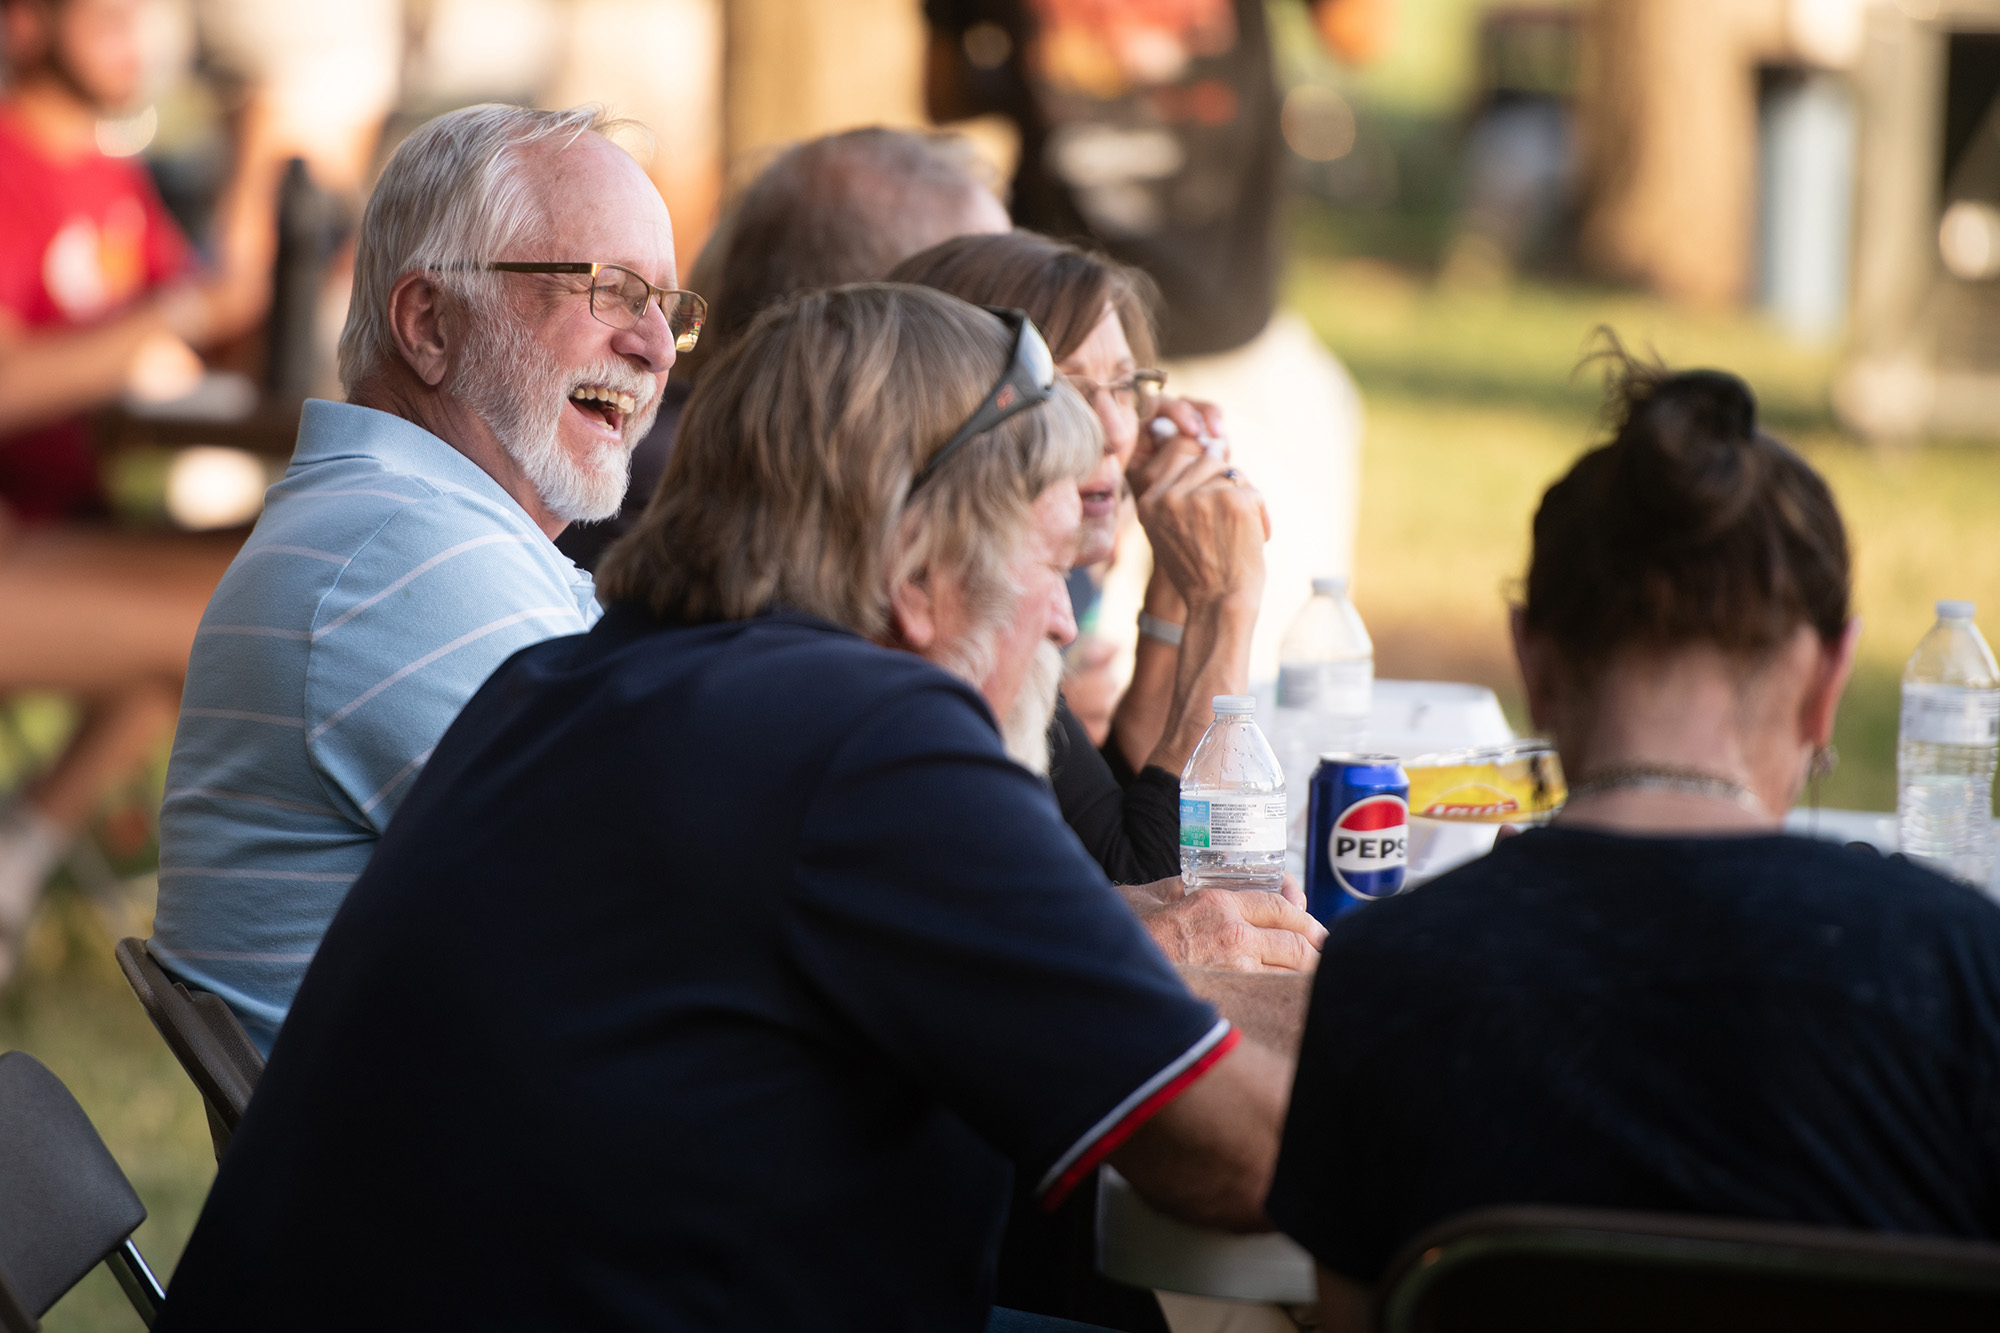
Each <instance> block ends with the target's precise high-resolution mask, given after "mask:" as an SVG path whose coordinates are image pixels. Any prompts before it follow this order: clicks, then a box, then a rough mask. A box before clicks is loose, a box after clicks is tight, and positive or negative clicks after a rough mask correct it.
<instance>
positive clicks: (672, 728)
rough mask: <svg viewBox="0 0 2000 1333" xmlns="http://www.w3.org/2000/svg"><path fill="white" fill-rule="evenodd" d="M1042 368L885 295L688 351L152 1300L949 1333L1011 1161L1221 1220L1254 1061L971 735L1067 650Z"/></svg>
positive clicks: (350, 1316) (1254, 1104) (1254, 1111)
mask: <svg viewBox="0 0 2000 1333" xmlns="http://www.w3.org/2000/svg"><path fill="white" fill-rule="evenodd" d="M1054 380H1055V376H1054V367H1053V365H1052V364H1051V363H1050V361H1049V357H1048V353H1047V349H1046V348H1045V347H1043V346H1042V344H1041V340H1040V337H1039V335H1038V334H1037V333H1036V332H1035V331H1034V328H1033V326H1032V325H1030V324H1028V323H1027V322H1026V321H1025V319H1023V318H1020V317H1019V315H1018V312H1010V313H1009V314H1008V315H1007V317H1005V318H996V317H995V315H993V314H988V313H985V312H982V311H980V310H978V309H977V308H975V307H972V306H968V305H965V304H963V303H961V302H958V301H956V300H954V299H953V298H951V297H948V296H944V295H942V294H941V293H936V292H931V291H924V290H920V289H915V288H905V287H893V286H875V287H847V288H838V289H835V290H833V291H831V292H823V293H813V294H808V295H805V296H802V297H799V298H795V299H794V300H792V301H790V302H787V303H785V304H782V305H780V306H778V307H777V308H775V309H773V310H771V311H769V312H767V313H766V314H765V315H764V316H762V317H760V319H759V320H758V321H757V323H756V324H755V325H754V326H753V327H752V329H751V330H750V332H749V333H748V334H747V335H746V336H745V337H744V338H743V339H742V340H741V341H740V342H739V343H738V344H737V345H736V346H735V347H734V348H732V349H731V350H730V351H729V352H728V353H726V354H725V355H724V356H723V357H722V358H721V359H720V360H719V361H718V362H717V363H716V364H715V365H714V366H713V367H712V368H711V370H710V372H709V374H708V376H707V377H706V378H705V379H704V381H703V383H702V386H701V388H700V390H698V391H697V393H696V395H695V396H694V398H693V399H692V400H691V401H690V403H689V406H688V412H687V416H686V419H685V422H684V424H683V427H682V432H681V436H680V443H679V446H678V448H677V450H676V452H675V455H674V457H673V460H672V462H671V463H670V465H669V471H668V476H667V479H666V482H665V484H664V485H663V486H662V488H661V490H660V492H659V494H658V495H657V496H656V497H655V499H654V501H653V504H652V506H651V507H650V508H649V509H648V511H647V513H646V515H645V517H644V518H643V519H642V521H641V523H640V525H639V527H638V528H637V529H635V530H634V531H633V532H632V533H631V534H629V535H628V536H627V537H626V538H624V539H623V540H622V541H621V543H620V544H619V545H618V546H617V547H616V548H614V550H613V551H612V553H611V555H610V557H609V559H608V561H607V563H606V564H605V566H604V568H603V570H602V581H601V586H602V587H603V589H604V591H605V593H606V596H607V600H608V601H609V602H610V604H611V606H610V610H609V611H608V613H607V614H606V616H605V618H604V619H603V620H602V621H601V622H600V623H599V624H598V625H597V626H596V628H595V629H593V630H592V631H591V632H590V633H589V634H586V635H579V636H573V637H570V638H565V639H557V640H552V641H549V642H547V643H544V644H540V645H537V646H535V647H531V648H528V649H526V650H523V651H522V652H520V653H517V654H516V655H515V656H514V657H513V658H512V659H511V660H510V661H508V662H507V663H506V664H505V665H504V666H502V667H501V669H500V670H499V671H498V672H497V673H496V674H495V675H494V676H493V678H492V679H491V680H489V681H488V682H487V684H486V685H485V687H484V688H483V689H481V690H480V692H479V693H478V695H476V696H475V697H474V699H473V700H472V702H471V703H470V704H469V705H468V706H467V708H466V709H465V711H464V713H463V714H462V715H461V716H460V718H459V720H458V722H457V723H456V724H455V725H454V726H453V727H452V729H451V731H450V732H449V733H448V734H447V735H446V736H445V738H444V740H443V741H442V742H441V743H440V745H439V747H438V750H437V752H436V754H435V755H434V756H433V757H432V759H431V762H430V763H429V765H428V766H427V767H426V769H425V772H424V774H423V776H422V777H421V778H420V779H419V780H418V782H417V784H416V786H415V787H414V788H413V790H412V791H411V793H410V795H409V797H408V798H407V800H406V801H405V803H404V805H403V808H402V810H401V811H400V812H399V814H398V815H397V818H396V820H395V821H394V823H393V824H392V825H391V826H390V828H389V830H388V833H387V835H386V836H385V837H384V839H383V840H382V843H381V845H380V848H379V849H378V851H377V852H376V855H375V857H374V859H373V861H372V862H371V864H370V866H369V869H368V870H367V872H366V873H364V874H363V876H362V877H361V879H360V881H359V882H358V883H357V884H356V885H355V887H354V889H353V890H352V892H351V893H350V894H349V896H348V899H347V902H346V904H345V905H344V906H343V908H342V909H341V912H340V914H339V916H338V917H337V918H336V919H335V921H334V923H333V925H332V927H331V929H330V930H329V931H328V933H327V936H326V940H325V943H324V945H323V946H322V948H321V949H320V952H319V954H318V956H317V958H316V959H315V960H314V962H313V964H312V967H311V968H310V970H309V971H308V973H307V976H306V978H305V981H304V984H303V986H302V987H301V989H300V991H299V994H298V998H297V1001H296V1003H295V1004H294V1005H293V1007H292V1010H291V1015H290V1018H289V1019H288V1021H287V1022H286V1025H285V1027H284V1029H283V1031H282V1032H281V1033H280V1035H279V1038H278V1041H277V1045H276V1048H275V1051H274V1052H273V1056H272V1060H271V1064H270V1067H269V1069H268V1070H267V1072H266V1073H265V1076H264V1080H263V1082H262V1084H261V1085H260V1086H259V1088H258V1090H257V1095H256V1098H255V1099H254V1101H253V1102H252V1104H251V1108H250V1111H249V1114H248V1115H247V1116H246V1117H245V1119H244V1122H243V1124H242V1126H241V1128H240V1130H239V1132H238V1134H237V1136H236V1138H235V1141H234V1142H233V1143H232V1145H231V1148H230V1151H229V1155H228V1157H227V1158H226V1160H225V1161H224V1163H223V1166H222V1170H221V1173H220V1175H219V1176H218V1178H217V1181H216V1185H215V1188H214V1191H213V1192H212V1194H211V1195H210V1197H209V1202H208V1206H207V1208H206V1209H205V1210H204V1213H203V1216H202V1220H201V1223H200V1225H199V1227H198V1228H197V1230H196V1232H195V1235H194V1237H193V1239H192V1241H191V1242H190V1244H189V1247H188V1250H187V1253H186V1255H185V1256H184V1258H183V1259H182V1261H181V1264H180V1267H179V1269H178V1270H177V1271H176V1273H175V1276H174V1282H173V1286H172V1289H171V1292H170V1294H169V1298H168V1302H167V1308H166V1312H165V1314H164V1316H163V1322H162V1323H161V1324H160V1326H159V1327H160V1328H161V1329H163V1330H166V1331H167V1333H172V1331H173V1330H176V1329H205V1330H228V1329H239V1328H241V1329H249V1328H260V1329H261V1328H268V1327H271V1326H273V1325H274V1324H277V1323H282V1324H283V1325H284V1326H286V1327H288V1328H293V1329H299V1328H305V1329H317V1328H328V1329H333V1328H341V1329H348V1328H353V1327H360V1326H366V1325H378V1326H379V1325H392V1326H407V1327H477V1328H481V1329H493V1328H517V1327H518V1328H530V1327H532V1328H537V1329H540V1328H550V1327H577V1328H583V1327H589V1328H593V1329H605V1328H631V1329H642V1328H643V1329H703V1330H708V1329H742V1330H770V1329H788V1330H794V1329H855V1330H862V1329H865V1330H870V1331H871V1333H874V1331H875V1330H885V1329H912V1330H915V1329H923V1330H940V1329H942V1330H952V1329H956V1330H965V1331H966V1333H974V1331H976V1330H978V1329H980V1328H981V1327H983V1326H984V1324H985V1323H986V1321H987V1318H988V1304H989V1293H990V1289H991V1280H992V1262H993V1250H994V1244H995V1241H996V1238H997V1236H998V1233H999V1229H1000V1225H1001V1223H1002V1220H1003V1214H1004V1211H1005V1206H1006V1200H1007V1194H1008V1189H1009V1182H1010V1176H1011V1173H1013V1172H1019V1173H1021V1174H1022V1176H1023V1177H1024V1178H1025V1179H1027V1180H1030V1181H1032V1182H1034V1183H1035V1186H1036V1192H1037V1193H1038V1194H1039V1196H1040V1198H1041V1199H1042V1200H1043V1201H1044V1202H1046V1203H1050V1204H1052V1203H1053V1202H1055V1201H1057V1200H1059V1199H1060V1198H1061V1197H1062V1195H1063V1194H1064V1192H1065V1191H1067V1190H1068V1189H1069V1188H1071V1186H1072V1185H1073V1184H1074V1183H1075V1182H1076V1181H1078V1180H1079V1179H1081V1178H1082V1177H1083V1176H1084V1175H1085V1174H1087V1173H1088V1172H1089V1171H1090V1170H1091V1169H1092V1168H1093V1167H1094V1166H1095V1165H1096V1164H1097V1163H1098V1162H1100V1161H1103V1160H1105V1159H1106V1158H1107V1157H1108V1158H1109V1159H1110V1160H1112V1161H1114V1162H1115V1163H1116V1164H1117V1165H1118V1166H1119V1168H1120V1170H1122V1171H1124V1172H1125V1173H1126V1174H1127V1175H1128V1176H1129V1177H1130V1178H1131V1179H1132V1180H1133V1182H1134V1183H1135V1184H1136V1185H1137V1187H1138V1188H1139V1189H1140V1190H1141V1191H1142V1192H1144V1193H1145V1194H1147V1195H1148V1196H1149V1197H1150V1198H1151V1199H1152V1200H1153V1201H1154V1202H1155V1203H1156V1204H1157V1205H1158V1206H1160V1207H1162V1208H1163V1209H1166V1210H1167V1211H1169V1212H1171V1213H1174V1214H1176V1215H1178V1216H1181V1217H1184V1218H1187V1219H1190V1220H1194V1221H1199V1222H1204V1223H1208V1224H1211V1225H1218V1226H1225V1227H1234V1228H1239V1229H1255V1228H1260V1227H1263V1226H1267V1225H1268V1223H1267V1222H1265V1220H1264V1217H1263V1211H1262V1203H1261V1200H1262V1197H1263V1193H1264V1190H1265V1188H1266V1185H1267V1183H1268V1179H1269V1174H1270V1169H1271V1164H1272V1161H1273V1159H1274V1157H1275V1154H1276V1147H1277V1137H1278V1129H1279V1123H1280V1119H1281V1116H1282V1108H1283V1098H1284V1090H1285V1084H1286V1081H1287V1077H1288V1071H1287V1068H1286V1062H1285V1061H1284V1060H1283V1059H1282V1058H1280V1057H1279V1056H1277V1055H1275V1054H1273V1053H1272V1052H1271V1051H1269V1050H1267V1049H1266V1048H1264V1047H1262V1046H1260V1045H1258V1044H1256V1043H1255V1042H1254V1041H1242V1042H1239V1041H1238V1039H1237V1037H1238V1034H1237V1033H1236V1031H1235V1030H1234V1029H1233V1028H1232V1027H1231V1026H1230V1024H1229V1023H1228V1022H1227V1021H1226V1020H1223V1019H1219V1018H1218V1017H1217V1015H1216V1013H1215V1012H1214V1010H1212V1009H1211V1008H1210V1007H1209V1006H1208V1005H1207V1004H1206V1003H1204V1002H1203V1001H1201V1000H1198V999H1196V998H1195V997H1194V996H1193V995H1191V994H1190V993H1189V992H1188V990H1187V989H1186V988H1185V987H1184V986H1183V984H1182V983H1181V981H1180V980H1179V978H1178V977H1177V976H1176V975H1175V972H1174V970H1173V969H1172V968H1171V967H1170V966H1169V965H1168V963H1167V961H1166V959H1165V958H1164V956H1163V955H1162V954H1161V953H1160V952H1159V950H1158V949H1157V948H1156V947H1155V946H1154V945H1153V944H1152V942H1151V941H1150V939H1149V938H1148V936H1147V934H1146V932H1145V930H1144V928H1143V927H1142V926H1141V925H1140V924H1139V922H1138V920H1137V919H1136V918H1135V916H1134V915H1133V913H1132V912H1131V911H1129V910H1128V909H1127V908H1126V907H1125V905H1124V904H1123V903H1122V902H1121V900H1120V899H1119V898H1118V896H1117V895H1116V893H1115V892H1114V891H1113V889H1112V888H1111V886H1110V885H1109V884H1108V883H1107V882H1106V880H1105V879H1104V876H1103V875H1102V873H1101V872H1100V871H1099V870H1098V869H1097V867H1096V865H1095V864H1094V863H1093V862H1092V861H1091V860H1090V858H1089V856H1088V855H1087V854H1086V853H1085V852H1084V850H1083V848H1082V847H1081V845H1080V844H1079V843H1078V842H1077V841H1076V839H1075V837H1074V836H1073V835H1072V834H1071V833H1070V832H1069V830H1068V828H1067V827H1066V826H1065V825H1064V823H1063V822H1062V817H1061V814H1060V813H1059V811H1058V810H1057V808H1056V806H1055V802H1054V800H1053V798H1052V797H1051V795H1050V793H1049V791H1048V788H1047V787H1046V786H1045V785H1044V784H1043V783H1041V782H1040V781H1039V780H1037V779H1036V778H1035V777H1034V775H1033V774H1031V773H1030V772H1029V771H1028V770H1027V769H1025V768H1023V767H1021V766H1020V765H1018V764H1017V763H1015V762H1014V761H1013V760H1011V759H1009V758H1008V756H1007V753H1006V751H1005V749H1004V748H1003V746H1002V743H1001V739H1000V735H999V732H998V730H997V728H996V725H995V718H996V716H998V717H1001V718H1003V719H1004V718H1005V717H1006V716H1007V715H1008V714H1009V713H1010V711H1011V710H1012V709H1013V707H1014V706H1015V701H1016V699H1017V697H1018V696H1019V695H1020V693H1021V689H1020V686H1021V681H1022V679H1023V677H1024V676H1025V675H1026V673H1027V670H1028V664H1029V662H1030V660H1031V659H1032V657H1033V655H1034V650H1035V648H1036V647H1037V645H1038V644H1039V643H1040V642H1041V641H1042V640H1043V639H1044V638H1053V639H1062V638H1066V637H1068V636H1069V635H1070V634H1073V633H1074V626H1073V624H1072V622H1071V621H1070V616H1069V608H1068V601H1067V596H1066V593H1065V591H1064V586H1063V576H1064V574H1065V573H1066V572H1067V570H1068V567H1069V564H1070V562H1071V556H1072V554H1073V548H1074V544H1075V542H1076V540H1077V528H1078V522H1079V518H1080V514H1081V506H1080V500H1079V498H1078V495H1077V488H1076V481H1077V479H1078V478H1079V477H1081V476H1082V475H1084V474H1085V473H1086V472H1087V471H1088V470H1089V468H1090V467H1091V465H1092V464H1094V463H1095V461H1096V459H1097V454H1098V449H1099V447H1100V445H1099V442H1098V439H1097V434H1096V429H1095V426H1094V423H1093V419H1092V417H1091V414H1090V412H1089V409H1088V408H1087V407H1086V406H1085V405H1084V404H1083V402H1082V400H1081V399H1079V398H1078V397H1077V396H1076V395H1075V394H1074V393H1073V392H1072V391H1071V390H1069V389H1068V388H1066V387H1063V386H1059V385H1056V384H1055V382H1054ZM328 1273H337V1274H339V1275H340V1276H339V1280H338V1281H335V1282H327V1281H325V1280H324V1278H325V1275H326V1274H328ZM307 1292H310V1293H311V1295H310V1297H305V1296H303V1295H302V1293H307Z"/></svg>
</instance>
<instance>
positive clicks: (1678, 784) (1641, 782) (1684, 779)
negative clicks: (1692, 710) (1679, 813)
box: [1569, 764, 1770, 819]
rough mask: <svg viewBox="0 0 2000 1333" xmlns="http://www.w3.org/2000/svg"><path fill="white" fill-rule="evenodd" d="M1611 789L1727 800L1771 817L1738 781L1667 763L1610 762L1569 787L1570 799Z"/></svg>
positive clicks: (1603, 792)
mask: <svg viewBox="0 0 2000 1333" xmlns="http://www.w3.org/2000/svg"><path fill="white" fill-rule="evenodd" d="M1614 791H1663V792H1672V793H1673V794H1675V795H1677V796H1705V797H1708V798H1709V799H1711V800H1717V801H1728V802H1730V803H1731V804H1733V805H1735V806H1738V807H1739V808H1741V809H1743V810H1746V811H1748V812H1749V813H1751V814H1753V815H1757V816H1759V817H1760V818H1764V819H1768V818H1770V811H1769V810H1767V809H1765V808H1764V803H1763V802H1762V801H1760V800H1758V799H1757V793H1756V792H1754V791H1751V790H1750V789H1749V788H1748V787H1746V786H1744V785H1743V784H1742V783H1740V782H1733V781H1731V780H1730V779H1728V778H1720V777H1717V776H1716V775H1715V774H1713V773H1704V772H1702V771H1701V770H1700V769H1698V768H1678V767H1674V766H1672V765H1668V764H1613V765H1612V766H1610V767H1609V768H1600V769H1598V770H1597V771H1596V772H1594V773H1592V774H1591V775H1590V776H1589V777H1587V778H1585V779H1584V780H1583V781H1581V782H1578V783H1575V784H1574V785H1572V786H1571V787H1570V789H1569V799H1570V800H1571V801H1575V800H1577V799H1578V798H1579V797H1589V796H1602V795H1604V794H1606V793H1607V792H1614Z"/></svg>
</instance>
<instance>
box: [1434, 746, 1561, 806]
mask: <svg viewBox="0 0 2000 1333" xmlns="http://www.w3.org/2000/svg"><path fill="white" fill-rule="evenodd" d="M1403 768H1404V771H1406V772H1407V773H1408V774H1409V775H1410V813H1411V814H1412V815H1413V816H1416V817H1419V818H1423V819H1439V820H1447V821H1450V822H1452V823H1464V824H1546V823H1547V822H1548V821H1549V820H1550V819H1552V818H1554V816H1555V813H1556V811H1558V810H1560V809H1562V803H1563V800H1564V798H1565V797H1567V796H1568V794H1569V788H1568V786H1567V785H1566V784H1565V783H1564V782H1563V772H1562V762H1561V761H1560V760H1559V759H1557V758H1556V752H1555V750H1554V748H1553V747H1551V746H1550V745H1549V743H1548V742H1547V741H1543V740H1520V741H1510V742H1508V743H1507V744H1505V745H1489V746H1482V747H1480V748H1479V749H1476V750H1451V751H1447V752H1444V753H1441V754H1427V755H1420V756H1418V757H1417V758H1415V759H1405V760H1404V761H1403Z"/></svg>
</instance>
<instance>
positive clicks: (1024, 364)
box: [910, 305, 1056, 495]
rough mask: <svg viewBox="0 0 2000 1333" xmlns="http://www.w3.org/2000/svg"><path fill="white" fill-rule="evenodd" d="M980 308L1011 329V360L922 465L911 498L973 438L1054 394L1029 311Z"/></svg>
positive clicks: (1052, 371) (1047, 358)
mask: <svg viewBox="0 0 2000 1333" xmlns="http://www.w3.org/2000/svg"><path fill="white" fill-rule="evenodd" d="M980 309H981V310H984V311H985V312H986V313H987V314H989V315H995V316H998V317H999V319H1000V321H1001V322H1002V323H1004V324H1006V325H1007V326H1008V327H1010V328H1012V329H1013V330H1014V355H1013V358H1012V359H1011V360H1010V361H1009V362H1008V365H1007V369H1006V371H1005V373H1003V374H1002V375H1001V376H1000V380H999V382H998V383H996V384H995V385H994V386H993V388H992V389H991V390H990V391H989V392H988V393H987V395H986V397H985V398H984V399H982V400H981V401H980V404H979V406H978V407H976V408H974V409H973V410H972V415H971V416H969V417H967V418H966V419H965V424H964V425H962V426H960V427H959V428H958V429H957V430H955V431H953V432H952V435H951V438H950V439H948V440H946V441H945V442H944V447H943V448H942V449H939V450H938V451H937V452H936V453H934V454H932V455H931V461H930V462H928V463H926V464H924V466H923V468H922V470H921V471H919V472H918V473H917V475H916V478H915V479H914V480H913V481H911V482H910V494H911V495H915V494H916V493H917V492H918V491H919V490H921V489H922V488H923V486H924V484H925V483H926V482H928V481H929V480H930V479H931V478H932V477H934V476H936V475H937V470H938V469H939V468H940V467H942V466H944V464H945V463H946V462H947V461H949V460H950V458H951V456H952V455H953V454H955V453H957V452H958V451H959V450H960V449H963V448H964V447H965V446H966V445H967V444H968V443H970V442H971V441H972V439H973V437H975V436H978V435H983V434H984V433H985V432H987V431H989V430H992V429H993V428H994V427H995V426H997V425H999V424H1000V423H1001V422H1003V421H1005V420H1006V419H1007V418H1008V417H1011V416H1014V415H1016V414H1017V413H1021V412H1025V411H1027V410H1028V409H1029V408H1031V407H1035V406H1037V405H1039V404H1041V403H1045V402H1047V401H1048V398H1049V395H1050V394H1052V393H1054V392H1055V387H1056V359H1055V357H1054V356H1052V355H1050V353H1049V345H1048V343H1046V342H1044V341H1043V340H1042V332H1041V330H1040V329H1038V328H1036V327H1035V322H1034V321H1033V320H1031V319H1029V318H1028V312H1027V311H1025V310H1014V309H1009V308H1004V307H1001V306H991V305H988V306H981V307H980Z"/></svg>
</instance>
